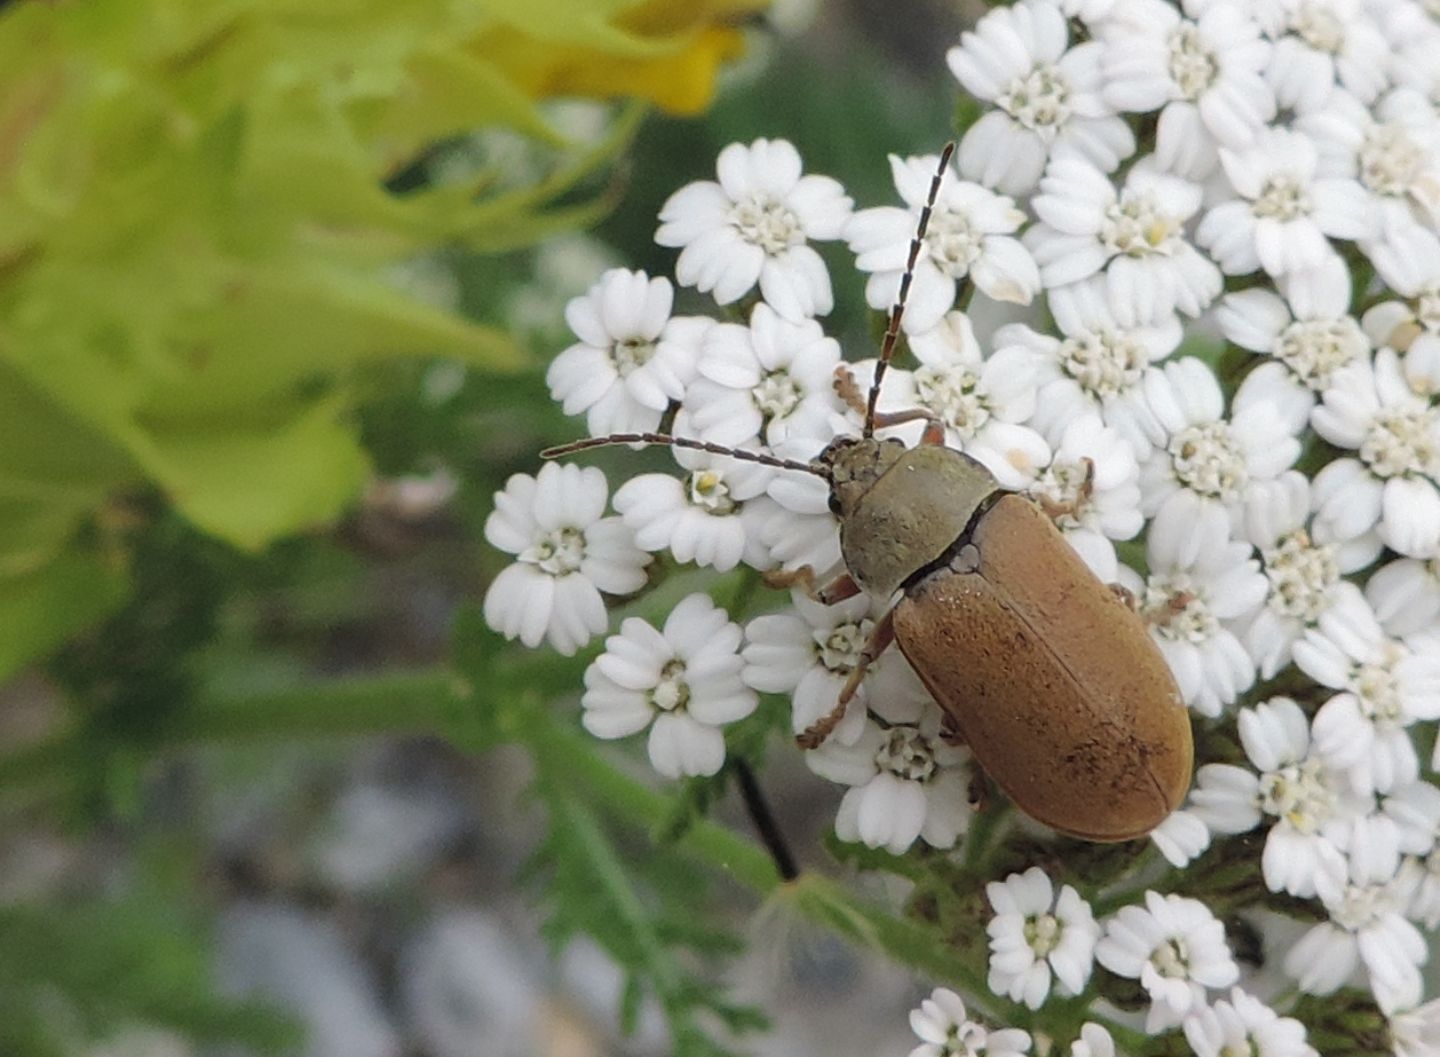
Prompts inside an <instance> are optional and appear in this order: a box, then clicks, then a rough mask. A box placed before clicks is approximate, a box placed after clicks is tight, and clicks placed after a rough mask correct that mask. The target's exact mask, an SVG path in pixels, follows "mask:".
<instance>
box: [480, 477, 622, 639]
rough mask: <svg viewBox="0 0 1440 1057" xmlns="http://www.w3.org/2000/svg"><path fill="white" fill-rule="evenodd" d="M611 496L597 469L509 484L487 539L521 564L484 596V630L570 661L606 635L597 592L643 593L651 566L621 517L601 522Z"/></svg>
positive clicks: (504, 573)
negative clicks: (545, 644) (545, 643)
mask: <svg viewBox="0 0 1440 1057" xmlns="http://www.w3.org/2000/svg"><path fill="white" fill-rule="evenodd" d="M607 491H608V486H607V485H606V483H605V475H604V474H603V473H601V472H600V471H599V470H597V469H595V468H594V467H587V468H586V469H583V470H582V469H581V468H580V467H578V466H560V465H559V464H557V463H548V464H547V465H545V466H544V467H542V468H541V470H540V473H539V474H538V475H537V476H535V477H530V476H529V475H527V474H518V473H517V474H516V475H515V476H513V477H511V478H510V480H509V481H507V482H506V483H505V490H504V491H503V492H497V493H496V494H495V509H494V511H492V512H491V514H490V516H489V517H488V518H486V519H485V539H486V540H487V541H489V543H490V545H491V546H492V547H495V548H497V549H499V550H502V551H505V552H506V553H507V554H513V555H515V556H516V561H515V564H513V565H510V566H508V567H507V568H505V569H504V570H502V571H501V573H500V575H499V576H497V577H495V580H494V582H493V583H491V585H490V589H489V590H488V591H486V592H485V607H484V610H485V623H486V624H488V625H489V626H490V627H491V628H493V629H494V630H496V631H498V632H500V634H502V635H504V636H505V637H506V638H507V639H516V638H518V639H519V640H520V641H521V642H523V643H524V644H525V645H526V646H529V647H531V648H534V647H535V646H538V645H540V642H541V640H542V639H548V640H549V642H550V645H551V646H553V647H554V648H555V650H556V651H557V652H559V653H562V654H564V655H565V656H567V657H568V656H570V655H571V654H573V653H574V652H575V651H576V650H578V649H579V648H580V647H581V646H583V645H585V643H587V642H589V641H590V639H591V638H592V637H593V636H595V635H598V634H600V633H601V632H602V631H604V630H605V627H606V625H607V623H608V621H607V618H606V613H605V602H604V600H603V599H601V597H600V592H601V591H605V592H607V593H609V594H614V595H624V594H629V593H630V592H632V591H638V590H639V589H640V588H641V587H642V586H643V585H644V583H645V571H644V570H645V566H646V565H647V564H648V563H649V561H650V555H648V554H646V553H645V552H644V551H642V550H639V549H638V548H636V546H635V543H634V534H633V533H632V532H631V531H630V530H629V529H628V528H626V527H625V525H624V524H623V523H622V522H621V520H620V519H619V518H618V517H608V518H606V517H601V516H600V515H601V514H603V513H604V512H605V496H606V492H607Z"/></svg>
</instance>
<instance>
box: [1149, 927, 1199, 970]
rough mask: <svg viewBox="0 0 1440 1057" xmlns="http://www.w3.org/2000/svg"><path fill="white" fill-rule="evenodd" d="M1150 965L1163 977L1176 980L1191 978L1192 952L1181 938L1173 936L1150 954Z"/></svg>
mask: <svg viewBox="0 0 1440 1057" xmlns="http://www.w3.org/2000/svg"><path fill="white" fill-rule="evenodd" d="M1150 964H1151V965H1153V966H1155V971H1156V972H1158V973H1159V974H1160V975H1161V976H1168V977H1170V978H1171V979H1175V980H1184V979H1188V978H1189V976H1190V951H1189V950H1188V949H1187V948H1186V946H1185V941H1184V940H1183V939H1181V938H1180V937H1179V936H1172V937H1171V938H1170V939H1168V940H1166V941H1165V942H1164V943H1162V944H1160V946H1158V947H1156V948H1155V949H1154V950H1153V951H1151V952H1150Z"/></svg>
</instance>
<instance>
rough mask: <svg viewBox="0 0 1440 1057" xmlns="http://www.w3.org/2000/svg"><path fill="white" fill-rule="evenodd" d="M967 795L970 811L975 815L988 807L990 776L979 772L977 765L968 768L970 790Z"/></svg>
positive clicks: (981, 771)
mask: <svg viewBox="0 0 1440 1057" xmlns="http://www.w3.org/2000/svg"><path fill="white" fill-rule="evenodd" d="M967 794H968V795H967V797H966V799H967V800H969V801H970V809H971V810H972V811H974V812H975V813H976V814H977V815H978V814H979V813H980V812H982V811H984V810H985V809H986V808H988V807H989V806H990V776H989V775H988V774H986V773H985V772H984V771H983V770H981V768H980V766H979V765H978V764H972V765H971V767H970V788H969V789H968V790H967Z"/></svg>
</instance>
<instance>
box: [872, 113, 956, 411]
mask: <svg viewBox="0 0 1440 1057" xmlns="http://www.w3.org/2000/svg"><path fill="white" fill-rule="evenodd" d="M954 153H955V141H954V140H951V141H950V142H949V143H947V144H945V149H944V150H942V151H941V152H940V164H939V165H937V166H936V167H935V175H934V176H932V177H931V178H930V193H929V194H927V195H926V196H925V205H924V206H923V207H922V208H921V210H920V222H919V223H918V224H916V225H915V235H914V237H912V238H911V239H910V256H909V258H907V259H906V261H905V271H904V273H903V274H901V276H900V292H899V294H897V295H896V298H895V306H894V307H893V308H891V309H890V322H889V324H888V325H887V326H886V327H885V340H884V341H883V342H881V343H880V360H879V362H878V363H876V364H875V380H874V381H872V382H871V383H870V398H869V400H868V401H867V402H866V404H865V429H864V436H866V437H870V436H873V435H874V433H875V405H876V404H877V403H878V402H879V400H880V380H881V379H882V378H884V377H885V369H886V368H887V367H889V366H890V358H891V357H892V356H894V355H895V343H896V342H897V341H899V340H900V319H901V317H902V316H904V315H905V301H906V299H907V298H908V297H909V296H910V284H911V282H913V281H914V279H915V262H916V261H917V260H919V259H920V247H921V245H922V244H923V243H924V241H925V228H926V227H927V226H929V224H930V213H931V212H932V211H933V210H934V208H935V199H936V198H938V197H939V195H940V183H941V181H943V180H944V179H945V170H946V168H947V167H949V165H950V155H952V154H954Z"/></svg>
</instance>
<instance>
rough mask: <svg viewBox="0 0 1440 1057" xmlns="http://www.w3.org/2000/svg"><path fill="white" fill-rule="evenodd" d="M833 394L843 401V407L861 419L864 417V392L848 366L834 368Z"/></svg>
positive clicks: (844, 364)
mask: <svg viewBox="0 0 1440 1057" xmlns="http://www.w3.org/2000/svg"><path fill="white" fill-rule="evenodd" d="M835 394H836V395H837V396H839V397H840V399H841V400H843V401H845V406H846V407H848V408H849V409H850V410H851V411H854V412H855V413H856V414H857V415H859V416H860V417H861V418H864V417H865V390H863V389H861V388H860V386H859V385H858V384H856V381H855V372H854V371H852V370H851V369H850V365H849V364H847V363H842V364H841V365H840V366H838V367H836V368H835Z"/></svg>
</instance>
